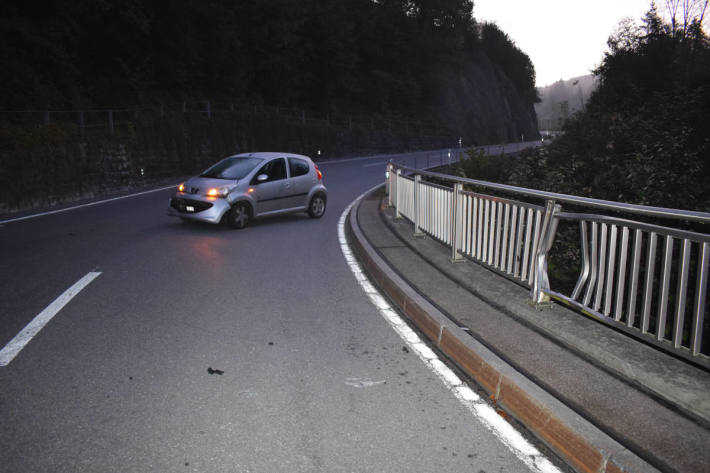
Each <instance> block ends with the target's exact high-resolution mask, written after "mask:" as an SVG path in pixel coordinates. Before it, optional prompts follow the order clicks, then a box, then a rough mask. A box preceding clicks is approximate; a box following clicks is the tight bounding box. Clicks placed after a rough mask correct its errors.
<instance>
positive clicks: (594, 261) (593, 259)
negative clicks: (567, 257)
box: [582, 222, 599, 306]
mask: <svg viewBox="0 0 710 473" xmlns="http://www.w3.org/2000/svg"><path fill="white" fill-rule="evenodd" d="M590 223H591V226H592V241H591V249H592V251H591V256H590V257H589V264H590V265H591V271H590V274H589V284H588V285H587V290H586V292H585V293H584V300H583V302H582V303H583V304H584V305H585V306H588V305H589V301H591V300H592V293H593V291H594V286H595V285H596V284H597V267H598V265H599V260H598V258H597V232H598V231H597V223H596V222H590Z"/></svg>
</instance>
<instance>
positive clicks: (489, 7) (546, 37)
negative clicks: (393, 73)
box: [473, 0, 660, 87]
mask: <svg viewBox="0 0 710 473" xmlns="http://www.w3.org/2000/svg"><path fill="white" fill-rule="evenodd" d="M650 5H651V0H593V1H589V0H586V1H582V0H535V1H532V0H474V2H473V16H474V18H476V20H477V21H479V22H482V21H492V22H494V23H497V24H498V26H499V27H500V29H502V30H503V31H504V32H505V33H506V34H507V35H508V36H509V37H510V38H511V39H512V40H513V41H515V44H516V45H517V46H518V48H520V49H521V50H522V51H523V52H525V53H526V54H527V55H528V56H529V57H530V60H531V61H532V62H533V65H534V66H535V74H536V85H537V86H538V87H544V86H546V85H549V84H552V83H553V82H556V81H558V80H560V79H571V78H573V77H578V76H583V75H586V74H590V73H591V70H592V69H594V68H595V67H596V66H597V65H599V63H601V60H602V58H603V57H604V52H605V51H607V45H606V40H607V39H608V38H609V36H611V34H612V33H613V32H614V30H615V28H616V25H617V24H618V23H619V20H621V19H622V18H624V17H631V18H633V19H634V20H639V19H640V18H641V17H642V16H643V15H644V14H645V13H646V12H647V11H648V10H649V8H650ZM659 8H660V7H659Z"/></svg>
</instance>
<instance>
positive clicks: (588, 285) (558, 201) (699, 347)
mask: <svg viewBox="0 0 710 473" xmlns="http://www.w3.org/2000/svg"><path fill="white" fill-rule="evenodd" d="M387 169H388V174H387V176H388V177H387V190H388V195H389V197H388V199H389V205H390V206H392V207H394V208H395V210H396V216H397V217H405V218H407V219H408V220H410V221H411V222H412V223H413V224H414V233H415V234H416V235H421V234H428V235H430V236H432V237H433V238H435V239H437V240H439V241H440V242H441V243H443V244H444V245H446V246H449V247H450V248H451V260H452V261H453V262H456V261H461V260H463V259H464V258H468V259H471V260H473V261H475V262H477V263H479V264H482V265H484V266H486V267H488V268H489V269H491V270H493V271H495V272H497V273H499V274H501V275H502V276H504V277H506V278H508V279H511V280H513V281H515V282H517V283H519V284H522V285H523V286H525V287H528V288H529V289H530V297H531V300H532V302H534V303H536V304H541V303H545V302H549V301H550V300H551V299H554V300H557V301H559V302H562V303H564V304H566V305H568V306H570V307H572V308H574V309H577V310H579V311H580V312H582V313H584V314H585V315H587V316H590V317H592V318H594V319H597V320H599V321H601V322H603V323H605V324H607V325H610V326H613V327H616V328H617V329H620V330H622V331H625V332H626V333H628V334H630V335H632V336H634V337H637V338H639V339H642V340H644V341H646V342H648V343H651V344H653V345H656V346H658V347H660V348H662V349H664V350H667V351H669V352H671V353H674V354H675V355H677V356H680V357H683V358H685V359H687V360H690V361H692V362H693V363H696V364H699V365H701V366H705V367H710V356H708V354H709V353H710V346H708V343H710V341H709V340H708V338H710V335H708V333H710V328H709V327H707V326H706V320H708V319H707V318H706V314H707V313H708V311H709V308H708V306H709V305H710V304H709V302H710V300H709V298H708V297H707V296H708V282H709V279H710V278H709V276H710V235H709V234H707V233H698V232H695V231H689V230H684V229H681V228H676V227H671V226H662V225H657V224H650V223H644V222H641V221H635V220H629V219H625V218H619V217H616V216H608V215H598V214H597V213H592V212H598V210H599V209H602V210H606V211H609V212H615V213H617V214H622V215H624V216H626V215H632V216H633V215H638V216H643V217H645V218H649V217H651V218H657V219H662V220H664V221H668V220H674V221H678V222H681V221H682V222H686V223H687V222H693V223H694V224H695V226H696V227H697V226H700V227H702V228H703V229H704V228H705V227H704V225H706V224H710V213H706V212H693V211H685V210H676V209H668V208H661V207H649V206H641V205H633V204H625V203H620V202H611V201H605V200H599V199H591V198H585V197H578V196H571V195H565V194H556V193H551V192H544V191H537V190H533V189H525V188H521V187H515V186H508V185H503V184H495V183H491V182H485V181H478V180H474V179H466V178H461V177H456V176H450V175H446V174H440V173H435V172H430V171H423V170H418V169H413V168H409V167H406V166H401V165H398V164H396V163H392V162H390V163H389V164H388V167H387ZM442 183H444V184H451V186H450V187H449V186H447V185H443V184H442ZM464 186H467V189H466V190H465V189H464ZM481 188H482V189H487V190H489V191H493V192H497V193H504V194H505V195H512V196H514V199H521V198H525V197H527V198H533V199H537V200H541V201H543V202H544V203H545V206H544V207H543V206H541V205H536V204H533V203H529V202H523V201H522V200H514V199H513V198H503V197H500V196H495V195H487V194H482V193H477V192H473V191H472V190H470V189H481ZM562 204H568V205H571V206H574V207H581V208H588V209H590V213H569V212H563V211H562ZM561 222H567V223H569V222H572V223H573V224H577V225H578V226H579V249H578V253H579V255H580V257H579V261H578V262H577V264H578V265H579V276H578V279H577V282H576V284H575V286H574V289H572V290H571V291H570V290H567V291H565V290H563V289H560V288H553V287H551V286H550V279H549V277H548V262H549V259H550V257H551V256H552V255H553V254H554V251H558V249H556V247H555V245H554V244H555V242H556V237H557V236H558V232H557V229H558V226H559V224H560V223H561ZM698 224H700V225H698ZM678 226H681V225H678ZM659 243H660V245H659ZM553 249H554V250H553ZM708 321H709V322H710V320H708Z"/></svg>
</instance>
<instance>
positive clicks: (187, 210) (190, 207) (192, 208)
mask: <svg viewBox="0 0 710 473" xmlns="http://www.w3.org/2000/svg"><path fill="white" fill-rule="evenodd" d="M185 211H186V212H194V211H195V207H193V206H192V205H186V206H185Z"/></svg>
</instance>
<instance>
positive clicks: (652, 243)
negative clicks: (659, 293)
mask: <svg viewBox="0 0 710 473" xmlns="http://www.w3.org/2000/svg"><path fill="white" fill-rule="evenodd" d="M657 244H658V235H657V234H656V233H655V232H651V234H650V237H649V240H648V256H647V259H646V284H645V287H644V291H643V315H642V317H643V318H642V319H641V333H648V326H649V323H650V321H651V297H652V296H653V275H654V273H655V270H656V245H657Z"/></svg>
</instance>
